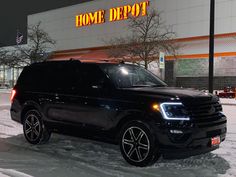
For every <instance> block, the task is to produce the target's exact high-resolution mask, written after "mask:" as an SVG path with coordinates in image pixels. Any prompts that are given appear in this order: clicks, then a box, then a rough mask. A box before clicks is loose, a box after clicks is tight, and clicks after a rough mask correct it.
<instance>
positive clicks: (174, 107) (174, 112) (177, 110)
mask: <svg viewBox="0 0 236 177" xmlns="http://www.w3.org/2000/svg"><path fill="white" fill-rule="evenodd" d="M160 107H161V113H162V115H163V117H164V119H167V120H190V118H189V115H188V112H187V110H186V109H185V107H184V105H183V104H182V103H162V104H160Z"/></svg>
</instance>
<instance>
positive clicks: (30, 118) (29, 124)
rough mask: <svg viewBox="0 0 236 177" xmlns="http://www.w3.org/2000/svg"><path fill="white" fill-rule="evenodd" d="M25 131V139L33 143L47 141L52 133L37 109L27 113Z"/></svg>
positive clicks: (24, 124)
mask: <svg viewBox="0 0 236 177" xmlns="http://www.w3.org/2000/svg"><path fill="white" fill-rule="evenodd" d="M23 131H24V135H25V139H26V140H27V141H28V142H29V143H31V144H39V143H46V142H47V141H48V140H49V138H50V135H51V132H50V131H49V130H48V129H47V128H46V126H45V125H44V124H43V121H42V119H41V115H40V113H39V112H38V111H37V110H30V111H28V112H27V113H26V114H25V116H24V122H23Z"/></svg>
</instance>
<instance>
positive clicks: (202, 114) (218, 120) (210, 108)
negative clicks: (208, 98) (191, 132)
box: [187, 102, 226, 128]
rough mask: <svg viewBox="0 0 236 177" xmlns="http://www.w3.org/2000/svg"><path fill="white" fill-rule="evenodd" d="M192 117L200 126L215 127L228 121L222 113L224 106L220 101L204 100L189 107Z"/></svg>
mask: <svg viewBox="0 0 236 177" xmlns="http://www.w3.org/2000/svg"><path fill="white" fill-rule="evenodd" d="M187 109H188V111H189V113H190V116H191V118H192V119H193V121H194V122H195V123H196V125H197V126H198V127H199V128H205V127H213V126H217V125H221V124H224V123H226V118H225V116H224V115H223V114H221V111H222V106H221V105H220V104H219V103H218V102H203V103H200V104H194V105H191V107H187Z"/></svg>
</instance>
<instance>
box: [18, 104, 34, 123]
mask: <svg viewBox="0 0 236 177" xmlns="http://www.w3.org/2000/svg"><path fill="white" fill-rule="evenodd" d="M33 109H37V108H36V107H35V106H32V105H29V106H26V107H24V109H23V110H22V112H21V123H23V119H24V116H25V114H26V113H27V112H28V111H30V110H33Z"/></svg>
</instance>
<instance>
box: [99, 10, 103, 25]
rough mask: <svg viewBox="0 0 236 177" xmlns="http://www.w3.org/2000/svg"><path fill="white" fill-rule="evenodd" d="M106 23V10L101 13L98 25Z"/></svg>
mask: <svg viewBox="0 0 236 177" xmlns="http://www.w3.org/2000/svg"><path fill="white" fill-rule="evenodd" d="M104 22H105V10H100V11H99V18H98V24H99V23H104Z"/></svg>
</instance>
